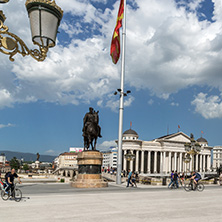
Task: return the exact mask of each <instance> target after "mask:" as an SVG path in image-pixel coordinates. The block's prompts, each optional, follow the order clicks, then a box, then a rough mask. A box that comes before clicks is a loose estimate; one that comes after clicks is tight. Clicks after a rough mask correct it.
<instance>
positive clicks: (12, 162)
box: [10, 157, 20, 170]
mask: <svg viewBox="0 0 222 222" xmlns="http://www.w3.org/2000/svg"><path fill="white" fill-rule="evenodd" d="M10 166H11V168H12V169H13V168H14V169H15V170H18V169H19V167H20V163H19V161H18V159H17V158H16V157H13V158H12V159H11V160H10Z"/></svg>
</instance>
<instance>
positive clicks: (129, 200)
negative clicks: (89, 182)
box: [0, 183, 222, 222]
mask: <svg viewBox="0 0 222 222" xmlns="http://www.w3.org/2000/svg"><path fill="white" fill-rule="evenodd" d="M42 186H44V185H42ZM48 186H54V187H53V189H55V188H56V184H51V185H48ZM111 186H112V187H113V186H115V187H116V189H113V188H112V189H111ZM111 186H110V187H108V188H101V189H103V192H100V190H99V189H95V190H90V191H89V190H87V189H86V190H85V191H83V192H75V189H77V188H73V190H70V189H69V190H68V191H67V192H66V189H64V190H63V189H59V190H58V192H57V193H38V194H37V193H36V194H35V193H34V194H33V193H29V194H28V193H25V192H24V193H25V194H24V198H23V199H22V201H21V202H19V203H17V202H14V201H12V200H8V201H3V200H0V221H1V222H12V221H16V222H25V221H29V222H30V221H31V222H35V221H38V222H44V221H49V222H51V221H52V222H57V221H63V222H66V221H67V222H69V221H70V222H71V221H72V222H73V221H74V222H78V221H81V222H94V221H95V222H100V221H101V222H105V221H108V222H125V221H126V222H131V221H134V222H135V221H136V222H137V221H146V222H156V221H161V222H168V221H177V222H183V221H186V222H187V221H196V222H199V221H201V222H221V221H222V210H221V209H222V187H219V186H215V187H212V186H211V187H210V186H209V187H208V186H206V189H205V190H204V191H203V192H197V191H195V192H194V191H191V192H186V191H184V190H183V189H177V190H169V189H167V188H166V187H159V188H160V189H152V188H153V187H151V186H149V187H148V186H145V185H139V187H138V188H125V184H122V185H120V186H119V185H115V184H114V183H111ZM64 187H65V186H64ZM22 189H23V190H24V189H25V185H24V187H22ZM104 189H106V190H105V191H104Z"/></svg>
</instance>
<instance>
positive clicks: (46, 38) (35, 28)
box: [0, 0, 63, 61]
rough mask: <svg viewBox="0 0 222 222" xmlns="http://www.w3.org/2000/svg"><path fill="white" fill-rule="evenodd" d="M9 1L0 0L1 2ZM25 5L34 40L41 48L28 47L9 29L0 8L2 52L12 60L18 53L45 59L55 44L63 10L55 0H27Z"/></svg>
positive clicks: (36, 58) (0, 49) (39, 59)
mask: <svg viewBox="0 0 222 222" xmlns="http://www.w3.org/2000/svg"><path fill="white" fill-rule="evenodd" d="M8 1H9V0H0V3H7V2H8ZM25 5H26V9H27V11H28V15H29V18H30V26H31V32H32V41H33V43H34V44H35V45H38V47H39V50H38V49H34V50H30V49H28V47H27V46H26V44H25V43H24V42H23V41H22V40H21V39H20V38H19V37H18V36H17V35H15V34H13V33H11V32H9V31H8V27H7V26H6V25H4V22H5V19H6V17H5V15H4V13H3V11H2V10H0V52H2V53H4V54H6V55H9V59H10V60H11V61H14V58H12V57H13V56H14V55H15V54H17V53H20V54H21V55H22V56H26V55H31V56H32V57H33V58H34V59H35V60H37V61H44V60H45V58H46V56H47V52H48V49H49V48H50V47H54V46H55V42H56V34H57V30H58V27H59V24H60V21H61V19H62V16H63V11H62V9H61V8H60V7H59V6H57V5H56V3H55V0H27V1H26V3H25Z"/></svg>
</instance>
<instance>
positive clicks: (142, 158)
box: [140, 150, 144, 173]
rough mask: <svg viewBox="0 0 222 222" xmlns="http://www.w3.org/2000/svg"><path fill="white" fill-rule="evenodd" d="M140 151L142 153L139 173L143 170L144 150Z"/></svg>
mask: <svg viewBox="0 0 222 222" xmlns="http://www.w3.org/2000/svg"><path fill="white" fill-rule="evenodd" d="M141 152H142V153H141V167H140V169H141V173H143V172H144V151H143V150H142V151H141Z"/></svg>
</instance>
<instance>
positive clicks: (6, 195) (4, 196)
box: [1, 182, 22, 202]
mask: <svg viewBox="0 0 222 222" xmlns="http://www.w3.org/2000/svg"><path fill="white" fill-rule="evenodd" d="M3 183H4V186H3V189H2V191H1V197H2V200H5V201H6V200H8V199H9V197H10V196H11V197H12V198H14V200H15V201H16V202H19V201H20V200H21V199H22V191H21V190H20V189H18V188H17V187H16V186H17V183H15V186H14V189H13V191H12V192H11V189H9V190H8V191H6V190H7V188H8V186H9V185H8V184H7V183H5V182H3Z"/></svg>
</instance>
